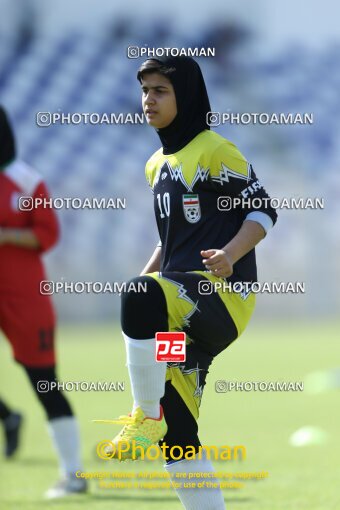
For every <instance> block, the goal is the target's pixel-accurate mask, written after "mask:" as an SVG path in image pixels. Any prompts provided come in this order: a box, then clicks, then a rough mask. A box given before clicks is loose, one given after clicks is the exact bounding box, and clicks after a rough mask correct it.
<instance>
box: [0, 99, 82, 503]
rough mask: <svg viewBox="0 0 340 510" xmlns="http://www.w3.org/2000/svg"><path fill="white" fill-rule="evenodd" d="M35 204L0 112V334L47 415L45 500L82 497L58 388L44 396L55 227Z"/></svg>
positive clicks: (74, 433) (71, 432) (31, 179)
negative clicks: (52, 464)
mask: <svg viewBox="0 0 340 510" xmlns="http://www.w3.org/2000/svg"><path fill="white" fill-rule="evenodd" d="M20 197H21V198H20ZM22 197H25V198H24V199H23V200H22ZM37 198H39V199H44V198H46V199H48V198H49V197H48V192H47V189H46V186H45V184H44V182H43V180H42V178H41V176H40V175H39V174H38V173H37V172H36V171H35V170H33V169H32V168H30V167H29V166H28V165H26V164H25V163H24V162H22V161H19V160H17V159H16V149H15V140H14V134H13V130H12V128H11V126H10V123H9V120H8V118H7V115H6V112H5V110H4V109H3V108H2V107H0V328H1V330H2V331H3V333H4V334H5V336H6V337H7V339H8V340H9V342H10V344H11V347H12V350H13V356H14V359H15V360H16V361H17V362H18V363H20V364H21V365H22V366H23V368H24V369H25V372H26V374H27V376H28V379H29V381H30V384H31V386H32V388H33V391H34V392H35V393H36V396H37V397H38V399H39V401H40V403H41V404H42V406H43V408H44V410H45V413H46V415H47V419H48V425H49V427H48V428H49V431H50V434H51V436H52V439H53V442H54V445H55V447H56V450H57V453H58V457H59V461H60V469H61V472H62V476H63V478H62V480H61V481H60V482H58V483H57V485H56V486H54V487H52V488H51V489H49V490H48V491H47V493H46V496H47V497H48V498H58V497H63V496H66V495H67V494H69V493H73V492H84V491H85V489H86V483H84V482H85V481H84V480H82V479H78V478H76V477H75V472H76V471H78V470H79V469H81V461H80V444H79V443H80V441H79V432H78V425H77V421H76V418H75V417H74V415H73V412H72V410H71V407H70V405H69V403H68V401H67V400H66V398H65V397H64V395H63V393H62V392H61V391H60V390H59V389H58V388H54V389H53V390H52V391H48V390H47V391H46V388H47V387H48V386H49V385H50V383H51V382H55V381H56V359H55V346H54V330H55V315H54V310H53V306H52V302H51V299H50V296H48V295H43V294H41V292H40V284H41V282H42V280H46V276H45V270H44V267H43V263H42V260H41V254H42V253H43V252H45V251H46V250H48V249H49V248H51V247H52V246H53V245H54V244H55V243H56V241H57V239H58V223H57V218H56V215H55V213H54V210H53V209H52V208H51V207H44V205H43V204H41V205H39V206H37V207H36V206H35V205H34V201H35V200H36V199H37ZM47 203H48V202H47Z"/></svg>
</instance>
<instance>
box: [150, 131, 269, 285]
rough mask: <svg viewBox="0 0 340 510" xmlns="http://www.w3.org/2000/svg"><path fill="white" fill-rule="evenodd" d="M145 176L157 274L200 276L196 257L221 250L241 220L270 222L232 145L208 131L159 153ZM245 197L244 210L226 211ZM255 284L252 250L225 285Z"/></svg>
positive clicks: (260, 191) (258, 189) (262, 194)
mask: <svg viewBox="0 0 340 510" xmlns="http://www.w3.org/2000/svg"><path fill="white" fill-rule="evenodd" d="M145 173H146V178H147V181H148V183H149V185H150V187H151V189H152V191H153V193H154V210H155V215H156V221H157V226H158V231H159V236H160V240H161V244H162V255H161V271H162V272H163V271H184V272H186V271H198V270H201V271H202V270H203V271H204V270H205V266H204V265H203V263H202V260H203V258H202V256H201V254H200V251H201V250H208V249H221V248H223V247H224V246H225V245H226V244H227V243H228V242H229V241H230V240H231V239H232V238H233V237H234V236H235V235H236V234H237V232H238V231H239V229H240V227H241V225H242V223H243V221H244V220H245V219H246V217H249V219H254V220H255V221H256V217H257V215H258V214H262V217H263V216H264V215H266V216H265V217H266V218H267V220H268V221H269V222H270V224H274V223H275V222H276V218H277V214H276V211H275V209H273V208H272V207H271V206H270V200H269V196H268V195H267V193H266V191H265V190H264V188H263V186H262V185H261V183H260V182H259V181H258V179H257V177H256V175H255V172H254V170H253V169H252V166H251V165H250V164H249V163H248V162H247V160H246V159H245V158H244V157H243V155H242V154H241V153H240V151H239V150H238V149H237V147H236V146H235V145H234V144H233V143H231V142H230V141H228V140H226V139H225V138H223V137H222V136H220V135H218V134H217V133H215V132H213V131H210V130H205V131H202V132H201V133H199V134H198V135H197V136H196V137H195V138H194V139H193V140H192V141H191V142H190V143H188V144H187V145H186V146H185V147H184V148H183V149H181V150H180V151H178V152H176V153H174V154H170V155H169V154H168V155H164V154H163V152H162V149H159V150H158V151H157V152H155V153H154V154H153V155H152V156H151V158H150V159H149V160H148V162H147V164H146V168H145ZM221 197H227V198H221ZM247 197H249V200H248V203H247V206H246V207H244V204H241V205H238V204H236V206H234V205H233V206H232V207H230V208H229V210H227V209H228V204H229V203H230V204H234V203H235V202H241V200H239V201H235V200H233V199H235V198H239V199H242V198H243V199H245V198H247ZM255 198H256V202H255V201H254V199H255ZM264 199H266V200H264ZM231 201H232V202H231ZM253 201H254V202H253ZM253 203H254V206H253V205H252V204H253ZM254 214H255V216H254ZM256 278H257V273H256V260H255V250H254V249H253V250H251V251H250V252H249V253H247V254H246V255H245V256H244V257H242V259H240V260H239V261H238V262H237V263H235V264H234V273H233V275H232V277H230V278H228V279H230V280H231V281H254V280H256Z"/></svg>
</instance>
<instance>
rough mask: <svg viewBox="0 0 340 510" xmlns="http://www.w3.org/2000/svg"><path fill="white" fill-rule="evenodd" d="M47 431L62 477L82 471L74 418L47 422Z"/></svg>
mask: <svg viewBox="0 0 340 510" xmlns="http://www.w3.org/2000/svg"><path fill="white" fill-rule="evenodd" d="M48 429H49V433H50V436H51V437H52V441H53V444H54V447H55V449H56V450H57V454H58V458H59V463H60V471H61V475H62V476H68V475H71V474H72V473H75V472H76V471H78V470H80V471H81V470H82V464H81V460H80V436H79V429H78V423H77V420H76V418H75V417H74V416H63V417H61V418H54V419H52V420H49V421H48Z"/></svg>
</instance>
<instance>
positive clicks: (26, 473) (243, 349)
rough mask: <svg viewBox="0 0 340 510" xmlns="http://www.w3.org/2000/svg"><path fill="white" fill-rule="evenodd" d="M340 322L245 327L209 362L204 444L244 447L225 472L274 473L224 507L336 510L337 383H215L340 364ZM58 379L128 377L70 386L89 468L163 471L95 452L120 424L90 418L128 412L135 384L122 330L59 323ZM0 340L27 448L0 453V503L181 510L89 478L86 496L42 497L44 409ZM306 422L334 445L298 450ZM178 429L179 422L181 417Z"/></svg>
mask: <svg viewBox="0 0 340 510" xmlns="http://www.w3.org/2000/svg"><path fill="white" fill-rule="evenodd" d="M338 331H339V325H338V324H335V323H333V324H317V323H314V324H312V325H307V326H305V325H303V324H293V323H289V321H287V322H286V323H280V324H276V323H273V324H272V325H271V326H268V325H267V326H266V327H265V328H264V327H263V326H262V327H261V326H260V325H257V324H254V323H253V324H251V325H250V326H249V328H248V331H247V332H246V333H245V334H244V335H243V336H242V337H241V339H239V340H238V341H237V342H236V343H235V344H234V345H233V346H232V347H230V349H229V350H228V351H226V352H225V353H222V354H221V355H220V356H219V357H218V358H217V359H216V360H215V363H214V365H213V368H212V369H211V371H210V374H209V376H208V381H207V385H206V388H205V393H204V398H203V403H202V407H201V417H200V430H201V432H200V438H201V441H202V443H203V444H206V445H217V446H222V445H245V447H246V448H247V459H246V460H244V461H230V462H227V461H219V462H218V463H215V466H216V469H217V470H218V471H223V472H240V471H242V472H254V471H256V472H258V471H267V472H268V473H269V476H268V478H266V479H264V480H260V481H246V482H245V487H244V488H242V489H226V490H224V497H225V501H226V505H227V508H228V509H237V510H321V509H325V510H332V509H334V510H335V509H339V508H340V490H339V487H340V485H339V483H340V482H339V480H340V462H339V457H340V447H339V430H340V405H339V390H332V391H329V392H327V393H323V394H320V395H310V394H308V393H307V392H306V391H304V392H286V393H283V392H281V393H278V392H255V391H252V392H240V391H238V392H236V391H234V392H229V393H216V392H215V384H214V383H215V381H216V380H220V379H226V380H233V381H277V380H286V381H301V380H302V381H303V380H304V377H305V376H306V375H307V374H308V373H309V372H312V371H315V370H322V369H329V368H333V367H335V366H337V365H339V362H340V361H339V360H340V343H339V342H338ZM58 339H59V344H58V358H59V365H60V369H59V378H60V380H61V381H110V380H113V381H125V382H126V390H125V392H80V391H79V392H76V391H73V392H69V393H68V396H69V398H70V400H71V402H72V404H73V407H74V409H75V411H76V414H77V415H78V417H79V421H80V426H81V434H82V450H83V458H84V471H86V472H95V471H97V472H98V471H105V472H108V471H109V472H117V471H119V470H125V471H130V472H135V473H138V472H143V471H144V472H145V471H159V472H160V471H162V463H161V462H156V461H154V462H152V461H148V462H146V461H145V462H142V461H139V462H136V463H134V464H132V463H125V464H119V463H118V462H116V461H109V462H107V461H104V460H100V459H98V458H97V457H96V454H95V445H96V444H97V443H98V442H99V441H100V440H102V439H107V438H111V437H113V436H114V435H115V433H116V432H117V431H118V430H119V428H118V427H116V426H113V425H111V426H110V425H99V424H94V423H92V420H93V419H96V418H106V419H108V418H113V417H116V416H118V415H120V414H124V413H126V412H128V411H129V410H130V403H131V398H130V387H129V382H128V376H127V371H126V367H125V358H124V349H123V342H122V340H121V337H120V333H119V330H118V328H117V327H113V326H109V325H105V326H98V327H97V326H81V325H79V326H74V327H70V326H67V327H62V328H60V329H59V332H58ZM2 340H3V339H2V338H1V341H0V358H1V364H0V383H1V392H0V393H1V395H2V396H3V397H4V398H6V401H7V402H8V403H9V404H10V405H12V406H13V407H15V408H16V409H18V410H21V411H22V412H23V413H24V414H25V425H24V429H23V435H22V447H21V450H20V452H19V453H18V455H17V456H16V458H15V459H12V460H11V461H4V460H3V459H1V460H0V463H1V464H0V470H1V471H0V508H1V509H2V510H7V509H13V510H14V509H15V510H17V509H19V508H20V509H22V510H39V509H43V508H46V507H48V506H50V507H51V508H53V509H55V510H78V509H82V510H83V509H84V508H89V509H91V510H109V509H110V510H128V509H129V510H130V509H131V508H132V505H134V508H136V509H138V510H149V509H150V510H152V509H155V510H156V509H164V510H175V509H178V510H179V509H180V508H182V507H181V504H180V503H179V502H178V500H177V498H176V495H175V493H174V492H173V491H172V490H171V489H157V490H145V489H144V490H142V489H103V488H100V487H99V484H98V482H97V481H96V480H91V481H90V490H89V493H88V494H87V495H81V496H72V497H71V498H68V499H67V500H63V501H53V502H52V503H46V501H44V500H43V498H42V494H43V493H44V491H45V490H46V489H47V488H48V487H49V486H50V485H51V484H53V483H54V482H55V481H56V479H57V478H58V471H57V462H56V458H55V455H54V451H53V449H52V446H51V444H50V441H49V437H48V434H47V432H46V427H45V422H44V417H43V411H42V409H41V408H40V406H39V405H38V403H37V401H36V399H35V397H34V395H33V392H32V391H31V389H30V388H29V386H28V385H27V383H26V379H25V376H24V373H23V371H22V369H21V368H20V367H19V366H17V365H16V364H15V363H14V362H13V361H12V359H11V356H10V349H9V347H8V345H7V343H5V342H4V341H2ZM307 425H314V426H317V427H320V428H321V429H323V430H324V431H325V432H326V433H327V434H328V438H329V439H328V442H327V443H325V444H320V445H310V446H305V447H301V448H294V447H292V446H290V445H289V442H288V440H289V436H290V435H291V434H292V433H293V432H294V431H295V430H296V429H298V428H300V427H302V426H307ZM179 426H180V424H179Z"/></svg>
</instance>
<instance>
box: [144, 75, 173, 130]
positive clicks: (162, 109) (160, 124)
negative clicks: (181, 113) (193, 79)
mask: <svg viewBox="0 0 340 510" xmlns="http://www.w3.org/2000/svg"><path fill="white" fill-rule="evenodd" d="M142 92H143V95H142V103H143V111H144V114H145V117H146V120H147V122H148V124H150V126H153V127H155V128H157V129H161V128H165V127H166V126H168V125H169V124H170V123H171V122H172V121H173V120H174V118H175V117H176V115H177V105H176V96H175V91H174V88H173V86H172V84H171V82H170V81H169V80H168V79H167V78H166V77H165V76H163V75H161V74H159V73H152V74H151V73H150V74H146V75H145V76H144V77H143V78H142Z"/></svg>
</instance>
